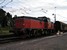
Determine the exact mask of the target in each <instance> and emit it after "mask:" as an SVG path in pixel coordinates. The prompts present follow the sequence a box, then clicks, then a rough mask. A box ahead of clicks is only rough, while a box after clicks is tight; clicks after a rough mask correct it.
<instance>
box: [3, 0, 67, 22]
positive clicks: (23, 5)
mask: <svg viewBox="0 0 67 50" xmlns="http://www.w3.org/2000/svg"><path fill="white" fill-rule="evenodd" d="M55 6H56V7H57V8H56V13H57V14H60V15H61V16H64V17H66V16H67V14H66V13H67V2H66V0H13V2H12V3H10V4H9V5H7V7H12V8H9V9H8V8H4V9H5V10H6V11H7V12H8V11H9V12H11V14H13V16H14V15H15V14H17V15H26V16H27V15H28V16H47V17H50V18H51V19H52V20H54V16H52V13H55V8H54V7H55ZM41 9H43V11H42V10H41ZM30 10H31V11H30ZM46 10H48V11H47V13H44V11H46ZM28 13H29V14H28ZM62 18H63V17H60V16H59V15H57V20H61V21H64V20H66V19H65V18H63V19H62Z"/></svg>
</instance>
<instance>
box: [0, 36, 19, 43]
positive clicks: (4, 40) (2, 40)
mask: <svg viewBox="0 0 67 50" xmlns="http://www.w3.org/2000/svg"><path fill="white" fill-rule="evenodd" d="M17 40H19V37H17V36H11V37H3V38H0V44H3V43H8V42H13V41H17Z"/></svg>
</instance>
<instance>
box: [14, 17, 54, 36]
mask: <svg viewBox="0 0 67 50" xmlns="http://www.w3.org/2000/svg"><path fill="white" fill-rule="evenodd" d="M13 21H14V26H13V32H14V33H15V35H23V36H40V35H51V34H53V32H54V24H53V23H52V22H51V21H50V19H49V18H47V17H38V18H35V17H28V16H21V17H15V18H13Z"/></svg>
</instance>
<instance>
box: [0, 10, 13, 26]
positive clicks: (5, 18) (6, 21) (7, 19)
mask: <svg viewBox="0 0 67 50" xmlns="http://www.w3.org/2000/svg"><path fill="white" fill-rule="evenodd" d="M11 23H12V15H11V14H10V13H9V12H8V13H7V12H6V11H4V10H3V9H0V27H7V26H11Z"/></svg>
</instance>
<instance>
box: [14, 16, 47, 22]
mask: <svg viewBox="0 0 67 50" xmlns="http://www.w3.org/2000/svg"><path fill="white" fill-rule="evenodd" d="M17 18H27V19H35V20H40V21H43V20H41V19H39V18H40V17H38V18H36V17H30V16H19V17H14V18H13V19H17ZM42 18H47V17H42Z"/></svg>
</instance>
